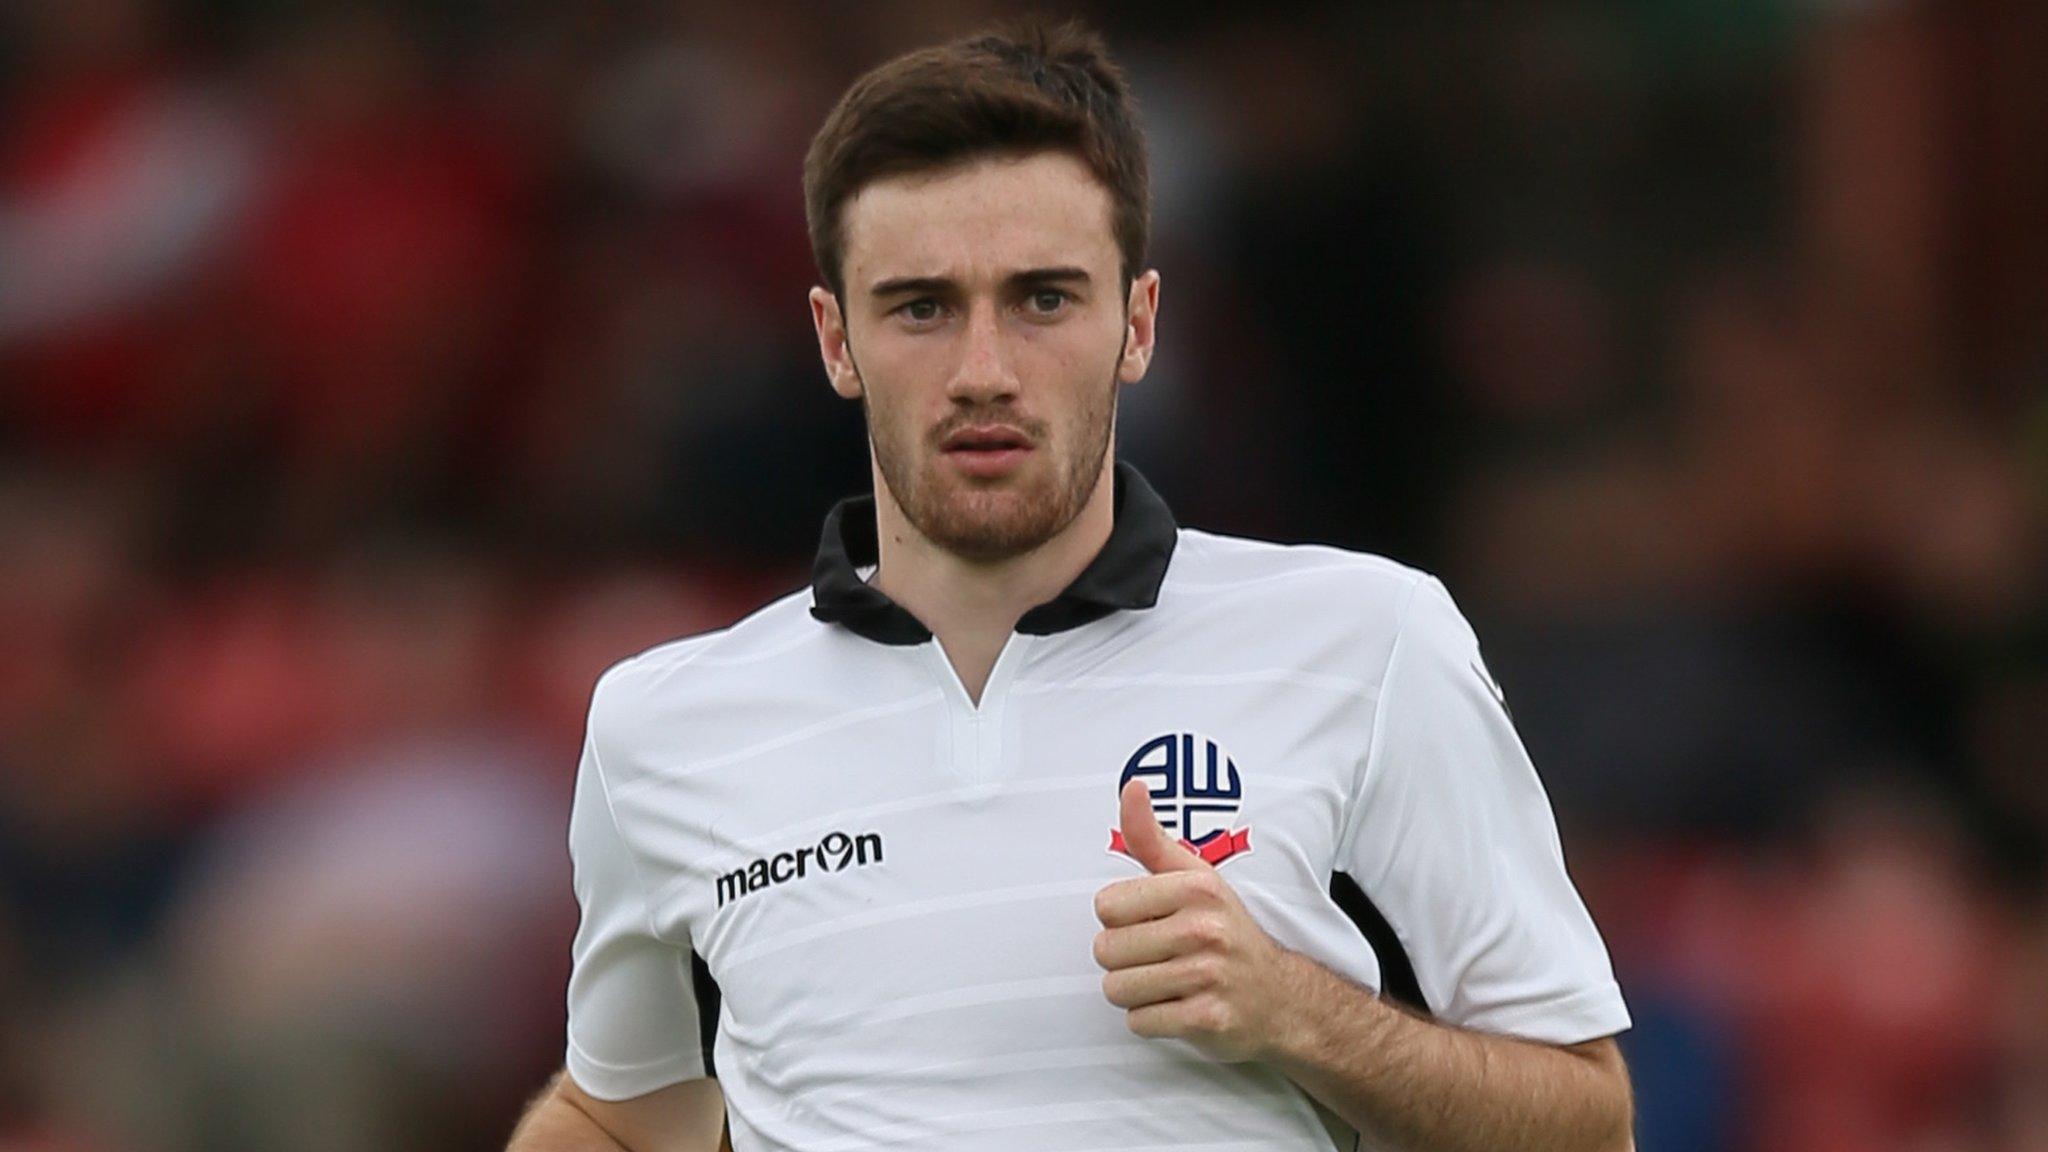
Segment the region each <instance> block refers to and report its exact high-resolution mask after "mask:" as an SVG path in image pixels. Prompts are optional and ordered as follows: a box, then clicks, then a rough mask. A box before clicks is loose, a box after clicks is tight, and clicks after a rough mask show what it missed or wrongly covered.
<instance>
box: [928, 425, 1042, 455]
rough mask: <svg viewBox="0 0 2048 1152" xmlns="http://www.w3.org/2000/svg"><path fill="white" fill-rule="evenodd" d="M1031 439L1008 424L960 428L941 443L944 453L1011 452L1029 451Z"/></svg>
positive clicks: (940, 447)
mask: <svg viewBox="0 0 2048 1152" xmlns="http://www.w3.org/2000/svg"><path fill="white" fill-rule="evenodd" d="M1030 447H1031V438H1030V437H1029V436H1026V435H1024V433H1023V432H1021V431H1019V430H1018V429H1016V428H1012V427H1010V426H1009V425H1007V424H975V425H971V426H969V427H966V428H959V429H956V430H954V431H953V433H952V434H951V435H949V436H947V437H946V438H945V439H944V440H942V441H940V442H939V450H940V451H942V452H949V453H951V452H1009V451H1020V450H1029V449H1030Z"/></svg>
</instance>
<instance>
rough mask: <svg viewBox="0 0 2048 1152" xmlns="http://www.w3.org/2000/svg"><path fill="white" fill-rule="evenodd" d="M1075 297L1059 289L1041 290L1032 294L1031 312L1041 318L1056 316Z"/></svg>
mask: <svg viewBox="0 0 2048 1152" xmlns="http://www.w3.org/2000/svg"><path fill="white" fill-rule="evenodd" d="M1072 299H1073V297H1072V296H1070V295H1068V294H1067V293H1066V292H1064V291H1062V290H1061V289H1058V288H1040V289H1039V290H1038V291H1036V292H1033V293H1032V294H1031V297H1030V300H1031V310H1032V311H1033V312H1036V313H1037V314H1038V315H1040V316H1052V315H1056V314H1057V313H1058V312H1059V311H1060V310H1061V309H1062V308H1065V307H1066V306H1067V302H1068V301H1069V300H1072Z"/></svg>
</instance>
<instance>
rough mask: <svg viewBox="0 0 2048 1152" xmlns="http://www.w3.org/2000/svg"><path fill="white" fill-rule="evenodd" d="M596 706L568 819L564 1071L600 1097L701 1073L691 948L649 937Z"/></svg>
mask: <svg viewBox="0 0 2048 1152" xmlns="http://www.w3.org/2000/svg"><path fill="white" fill-rule="evenodd" d="M597 728H598V721H597V712H596V705H595V704H594V703H593V705H592V713H591V726H590V735H589V736H588V737H586V739H585V740H584V745H583V757H582V761H581V763H580V764H579V765H578V767H577V770H576V798H575V803H574V806H573V807H572V808H571V810H570V816H569V856H570V859H571V862H572V863H573V864H574V867H575V888H576V901H577V903H578V904H579V905H581V907H582V920H581V922H580V923H579V924H578V926H577V929H576V940H575V943H574V945H573V947H572V950H571V955H572V959H573V965H574V966H573V967H572V968H571V970H570V974H569V1037H568V1039H569V1045H568V1048H569V1051H568V1060H567V1064H568V1069H569V1074H570V1076H572V1077H574V1078H575V1081H576V1084H577V1086H578V1087H580V1088H582V1089H583V1090H584V1091H585V1092H588V1093H589V1094H590V1095H592V1096H595V1097H597V1098H598V1099H600V1100H624V1099H627V1098H629V1097H633V1096H640V1095H644V1094H645V1093H648V1092H652V1091H654V1090H655V1089H657V1088H663V1087H666V1086H668V1085H670V1084H673V1083H676V1082H677V1081H680V1080H689V1079H695V1078H700V1077H703V1076H705V1075H706V1074H707V1070H706V1068H705V1061H704V1054H703V1050H702V1048H701V1047H700V1045H699V1016H698V1009H697V1000H696V993H695V991H694V988H693V986H692V983H691V971H690V952H689V949H688V948H687V946H682V947H679V946H677V945H675V944H672V943H670V942H669V941H667V940H664V939H661V938H659V937H657V936H656V935H655V932H654V927H653V920H652V917H651V916H650V915H649V912H648V906H647V902H646V898H645V895H644V893H645V890H644V888H643V887H642V884H641V877H640V875H639V871H638V866H637V865H636V864H635V862H634V859H633V857H632V855H631V851H630V849H629V847H628V846H627V844H626V841H625V838H624V836H623V835H622V834H621V833H620V830H619V825H618V821H617V819H616V818H615V816H614V814H613V811H612V806H611V802H610V799H609V797H608V796H607V794H606V784H605V780H604V769H603V766H602V764H601V763H600V761H599V758H598V752H597V744H596V739H597Z"/></svg>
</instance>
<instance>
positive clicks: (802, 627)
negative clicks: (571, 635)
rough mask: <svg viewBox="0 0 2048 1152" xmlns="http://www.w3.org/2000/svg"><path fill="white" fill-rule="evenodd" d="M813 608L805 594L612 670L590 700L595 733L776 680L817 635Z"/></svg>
mask: <svg viewBox="0 0 2048 1152" xmlns="http://www.w3.org/2000/svg"><path fill="white" fill-rule="evenodd" d="M809 608H810V592H809V590H808V589H804V590H800V591H796V592H792V593H790V594H788V595H786V596H783V597H782V598H780V599H778V600H775V601H772V602H770V603H768V604H766V605H764V606H763V607H761V608H759V609H757V610H755V611H754V612H753V613H751V614H749V615H748V616H746V617H744V618H742V619H740V620H739V621H737V622H735V623H733V624H731V625H728V626H727V627H724V628H720V629H718V630H716V631H713V632H704V633H700V634H698V635H695V636H685V637H683V638H681V639H677V640H671V641H668V642H666V643H663V644H657V645H655V646H654V647H652V648H649V649H647V650H646V651H644V652H640V653H637V654H635V655H632V656H628V657H626V658H625V659H623V660H621V661H619V662H618V663H616V664H613V665H612V666H611V667H610V668H607V669H606V670H605V671H604V672H603V674H601V675H600V676H599V677H598V678H597V686H596V688H595V689H594V690H593V691H592V693H591V701H590V721H591V728H592V730H593V731H596V730H597V729H599V728H604V729H607V730H610V731H614V732H616V731H617V730H618V729H620V728H622V727H623V728H631V727H633V726H634V725H635V723H636V722H638V721H644V720H645V719H646V718H647V714H648V712H649V711H650V710H651V709H654V708H656V707H657V706H659V707H660V708H661V709H663V710H666V709H670V708H673V707H675V706H677V705H679V704H688V703H690V702H691V701H693V700H695V699H698V698H701V697H703V696H704V695H705V694H706V692H707V691H710V690H712V689H714V688H716V687H718V686H722V685H723V686H729V685H731V684H732V683H733V682H734V681H735V680H736V679H745V678H747V677H749V676H750V675H756V674H765V675H770V676H772V675H773V674H774V673H773V668H774V665H775V664H776V662H777V660H778V658H780V657H784V656H788V655H791V654H793V653H795V652H796V651H797V650H799V649H801V648H802V647H804V646H805V645H806V644H808V643H810V642H811V641H813V640H816V639H817V638H818V636H819V635H820V633H821V631H822V629H821V628H820V627H819V625H818V623H817V621H816V620H814V619H812V618H811V615H810V612H809Z"/></svg>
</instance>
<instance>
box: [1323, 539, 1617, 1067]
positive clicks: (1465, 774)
mask: <svg viewBox="0 0 2048 1152" xmlns="http://www.w3.org/2000/svg"><path fill="white" fill-rule="evenodd" d="M1338 851H1339V868H1340V870H1342V871H1344V872H1346V873H1348V874H1349V875H1350V876H1351V878H1352V879H1353V880H1355V881H1356V882H1357V883H1358V884H1359V886H1360V887H1361V888H1362V889H1363V890H1364V891H1365V892H1366V894H1367V895H1368V896H1369V897H1370V898H1371V900H1372V901H1373V903H1374V905H1375V906H1376V907H1377V908H1378V909H1379V910H1380V912H1381V914H1382V915H1384V916H1385V917H1386V919H1387V922H1388V924H1389V925H1390V926H1391V927H1392V928H1393V930H1394V933H1395V935H1396V936H1397V937H1399V939H1400V941H1401V945H1402V947H1403V948H1404V949H1405V950H1406V951H1407V953H1408V959H1409V962H1410V963H1411V964H1412V965H1413V966H1414V969H1415V976H1416V982H1417V984H1418V985H1419V986H1420V988H1421V991H1422V994H1423V998H1424V999H1425V1000H1426V1001H1427V1002H1428V1004H1429V1007H1430V1008H1431V1010H1432V1011H1433V1012H1434V1013H1435V1015H1436V1016H1437V1018H1438V1019H1440V1020H1443V1021H1445V1022H1446V1023H1450V1024H1454V1025H1458V1026H1460V1027H1467V1028H1473V1029H1477V1030H1481V1031H1487V1032H1495V1033H1502V1034H1507V1035H1513V1036H1520V1037H1523V1038H1525V1039H1530V1040H1537V1041H1542V1042H1545V1043H1550V1044H1575V1043H1579V1042H1582V1041H1586V1040H1592V1039H1597V1038H1599V1037H1603V1036H1611V1035H1613V1034H1615V1033H1617V1032H1620V1031H1623V1030H1624V1029H1626V1028H1627V1027H1628V1026H1629V1016H1628V1009H1627V1006H1626V1005H1625V1004H1624V1003H1623V1001H1622V998H1621V990H1620V988H1619V987H1618V986H1617V985H1616V983H1615V981H1614V973H1613V967H1612V965H1611V963H1610V962H1609V959H1608V955H1607V948H1606V945H1605V944H1604V943H1603V942H1602V941H1601V939H1600V934H1599V931H1598V929H1596V928H1595V927H1594V925H1593V920H1592V917H1591V916H1590V915H1588V914H1587V912H1586V907H1585V903H1584V902H1583V901H1582V900H1581V899H1580V898H1579V894H1578V891H1577V889H1576V888H1574V887H1573V886H1572V882H1571V878H1570V876H1569V875H1567V874H1566V872H1565V865H1564V853H1563V849H1562V847H1561V845H1560V844H1559V842H1558V835H1557V824H1556V820H1555V819H1554V817H1553V816H1552V814H1551V809H1550V801H1549V798H1548V797H1547V796H1546V795H1545V794H1544V791H1543V785H1542V783H1541V782H1540V781H1539V780H1538V779H1537V776H1536V769H1535V766H1534V765H1533V764H1532V763H1531V762H1530V760H1529V756H1528V753H1527V752H1526V751H1525V750H1524V749H1523V747H1522V742H1521V739H1520V737H1518V736H1517V735H1516V733H1515V728H1514V724H1513V722H1512V721H1511V720H1510V719H1509V716H1508V713H1507V709H1506V705H1505V702H1504V701H1503V699H1502V697H1501V695H1500V691H1499V688H1498V687H1497V685H1496V684H1495V682H1494V679H1493V676H1492V674H1491V673H1490V672H1488V671H1487V669H1486V665H1485V663H1484V662H1483V661H1482V660H1481V659H1480V655H1479V642H1478V639H1477V638H1476V637H1475V636H1474V635H1473V633H1472V629H1471V627H1470V626H1469V625H1468V624H1467V623H1466V622H1465V618H1464V617H1463V616H1462V615H1461V614H1460V613H1459V612H1458V609H1457V606H1456V605H1455V604H1454V603H1453V602H1452V600H1451V597H1450V594H1449V593H1448V592H1447V591H1445V589H1444V587H1443V585H1442V584H1440V583H1438V582H1437V581H1436V580H1435V579H1434V578H1424V579H1422V580H1421V581H1420V582H1419V583H1418V584H1417V585H1416V586H1415V587H1414V588H1413V590H1412V591H1411V592H1410V594H1409V598H1408V602H1407V605H1406V607H1405V609H1404V612H1403V618H1402V622H1401V624H1400V631H1399V634H1398V635H1397V636H1396V638H1395V640H1394V644H1393V648H1392V650H1391V652H1390V654H1389V656H1388V661H1387V668H1386V672H1385V675H1384V677H1383V679H1382V681H1381V685H1380V695H1379V701H1378V703H1377V705H1376V719H1375V722H1374V725H1373V733H1372V737H1371V743H1370V747H1369V749H1368V750H1367V753H1366V759H1365V764H1364V766H1363V770H1362V772H1361V773H1360V776H1359V782H1358V785H1357V791H1356V794H1355V795H1354V796H1353V797H1352V800H1351V810H1350V813H1349V816H1348V819H1347V823H1346V828H1345V832H1344V837H1343V839H1342V840H1341V841H1340V843H1339V850H1338Z"/></svg>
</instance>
